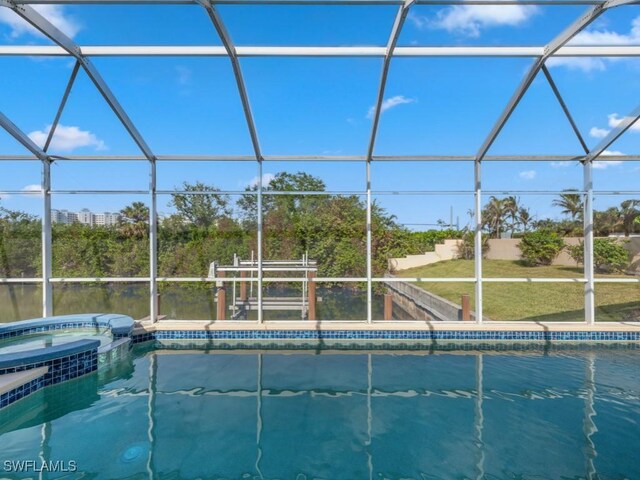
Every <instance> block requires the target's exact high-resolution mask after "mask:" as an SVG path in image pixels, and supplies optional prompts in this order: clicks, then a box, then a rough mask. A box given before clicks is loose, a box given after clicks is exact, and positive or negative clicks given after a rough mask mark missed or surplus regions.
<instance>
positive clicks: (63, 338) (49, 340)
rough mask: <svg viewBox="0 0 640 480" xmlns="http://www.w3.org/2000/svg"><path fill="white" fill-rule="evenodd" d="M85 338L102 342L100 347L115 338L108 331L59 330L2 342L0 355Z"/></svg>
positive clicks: (0, 342) (0, 341)
mask: <svg viewBox="0 0 640 480" xmlns="http://www.w3.org/2000/svg"><path fill="white" fill-rule="evenodd" d="M84 338H87V339H91V340H100V345H106V344H107V343H111V342H112V341H113V338H112V337H111V335H110V334H109V333H108V330H96V329H72V330H69V331H65V330H57V331H56V332H55V333H34V334H30V335H22V336H19V337H13V338H7V339H3V340H0V355H2V354H3V353H17V352H25V351H27V350H35V349H38V348H45V347H53V346H58V345H64V344H65V343H70V342H76V341H78V340H82V339H84Z"/></svg>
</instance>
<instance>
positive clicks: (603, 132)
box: [589, 127, 609, 138]
mask: <svg viewBox="0 0 640 480" xmlns="http://www.w3.org/2000/svg"><path fill="white" fill-rule="evenodd" d="M589 135H591V136H592V137H593V138H604V137H606V136H607V135H609V130H607V129H606V128H598V127H593V128H591V130H589Z"/></svg>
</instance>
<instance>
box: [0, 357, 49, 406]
mask: <svg viewBox="0 0 640 480" xmlns="http://www.w3.org/2000/svg"><path fill="white" fill-rule="evenodd" d="M47 373H49V367H39V368H31V369H29V370H24V371H22V372H15V373H6V374H4V375H0V408H2V407H6V406H8V405H9V404H11V403H13V402H15V401H18V400H20V399H21V398H24V397H26V396H27V395H29V394H30V393H33V392H35V391H36V390H39V389H40V388H42V385H35V384H34V383H38V382H34V380H37V379H39V378H42V377H44V376H45V375H46V374H47Z"/></svg>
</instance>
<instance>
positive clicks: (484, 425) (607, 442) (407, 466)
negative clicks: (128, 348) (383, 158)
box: [0, 347, 640, 480]
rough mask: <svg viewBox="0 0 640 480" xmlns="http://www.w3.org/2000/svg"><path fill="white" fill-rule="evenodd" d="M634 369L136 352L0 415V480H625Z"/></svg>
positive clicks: (571, 353)
mask: <svg viewBox="0 0 640 480" xmlns="http://www.w3.org/2000/svg"><path fill="white" fill-rule="evenodd" d="M639 367H640V350H638V349H630V348H621V349H597V348H594V349H576V350H562V351H558V352H553V351H551V352H548V351H547V352H545V351H544V350H541V351H531V352H513V353H509V352H467V351H453V352H440V353H438V352H435V353H434V352H428V351H424V352H420V351H411V352H400V351H391V352H385V351H375V352H372V353H367V352H363V351H348V352H337V353H334V352H327V351H315V350H314V351H308V352H307V351H305V352H280V353H279V352H275V351H232V350H229V351H217V352H216V351H211V352H203V351H198V350H152V349H150V348H149V347H137V348H136V349H135V350H134V355H133V357H132V358H131V360H130V361H128V362H127V361H125V362H123V363H121V364H120V365H118V367H117V368H116V369H114V370H111V371H107V372H104V371H103V372H98V373H96V374H91V375H88V376H87V377H85V378H82V379H79V380H76V381H72V382H67V383H65V384H61V385H58V386H55V387H51V388H48V389H45V390H43V391H40V392H37V393H36V394H34V395H32V396H31V397H29V398H27V399H25V400H22V401H21V402H19V403H17V404H16V405H14V406H12V407H10V408H8V409H6V410H5V411H3V412H0V478H37V477H38V475H37V474H34V473H33V472H31V473H28V472H27V473H25V472H22V473H20V472H11V471H6V466H7V463H6V462H7V461H9V462H11V461H13V462H15V461H19V460H35V461H37V462H42V461H47V462H55V461H61V462H67V464H66V465H67V466H69V463H68V462H75V465H77V471H75V472H69V473H45V474H44V477H43V478H74V479H80V478H91V479H108V480H113V479H146V478H152V479H172V480H178V479H194V480H195V479H251V480H253V479H283V480H284V479H292V480H311V479H348V480H359V479H380V480H382V479H419V480H426V479H491V480H495V479H522V480H525V479H536V480H538V479H583V478H588V479H625V478H626V479H639V478H640V461H639V460H638V459H639V458H640V456H639V452H640V368H639ZM3 467H5V471H2V468H3Z"/></svg>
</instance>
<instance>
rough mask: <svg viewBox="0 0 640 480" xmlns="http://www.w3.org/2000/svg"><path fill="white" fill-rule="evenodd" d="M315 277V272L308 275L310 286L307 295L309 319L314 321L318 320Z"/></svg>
mask: <svg viewBox="0 0 640 480" xmlns="http://www.w3.org/2000/svg"><path fill="white" fill-rule="evenodd" d="M315 277H316V273H315V272H309V273H307V278H308V279H309V285H308V287H307V295H308V297H309V298H308V300H309V314H308V315H307V317H308V318H307V319H308V320H314V321H315V319H316V282H314V281H313V279H314V278H315Z"/></svg>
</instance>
